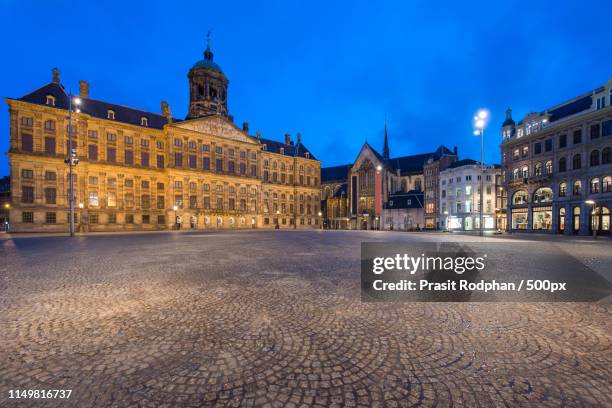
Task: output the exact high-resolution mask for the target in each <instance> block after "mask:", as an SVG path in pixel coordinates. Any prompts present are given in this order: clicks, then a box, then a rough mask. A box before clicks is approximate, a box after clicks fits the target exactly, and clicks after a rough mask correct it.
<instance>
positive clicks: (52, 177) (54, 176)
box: [45, 171, 57, 181]
mask: <svg viewBox="0 0 612 408" xmlns="http://www.w3.org/2000/svg"><path fill="white" fill-rule="evenodd" d="M56 179H57V173H56V172H54V171H45V180H47V181H55V180H56Z"/></svg>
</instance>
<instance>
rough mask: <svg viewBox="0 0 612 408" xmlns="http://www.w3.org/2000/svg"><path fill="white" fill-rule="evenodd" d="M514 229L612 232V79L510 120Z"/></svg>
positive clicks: (507, 172)
mask: <svg viewBox="0 0 612 408" xmlns="http://www.w3.org/2000/svg"><path fill="white" fill-rule="evenodd" d="M501 150H502V179H503V184H504V188H505V190H506V191H507V200H508V211H507V229H508V230H510V231H539V232H548V233H556V234H568V235H569V234H579V235H588V234H594V233H597V234H609V233H610V209H611V208H612V79H610V80H609V81H608V82H607V83H606V84H604V85H603V86H600V87H599V88H597V89H595V90H593V91H591V92H588V93H586V94H583V95H580V96H578V97H576V98H573V99H571V100H569V101H567V102H564V103H562V104H559V105H557V106H554V107H552V108H550V109H547V110H545V111H543V112H535V113H530V114H528V115H527V116H526V117H525V118H524V119H523V120H521V121H520V122H519V123H515V122H514V120H513V119H512V116H511V111H510V110H509V109H508V111H507V113H506V120H505V122H504V123H503V126H502V144H501Z"/></svg>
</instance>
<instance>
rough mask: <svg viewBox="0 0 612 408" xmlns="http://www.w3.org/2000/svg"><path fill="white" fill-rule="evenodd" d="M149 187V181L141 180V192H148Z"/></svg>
mask: <svg viewBox="0 0 612 408" xmlns="http://www.w3.org/2000/svg"><path fill="white" fill-rule="evenodd" d="M150 185H151V183H150V182H149V180H142V182H141V183H140V187H142V189H143V190H148V189H149V187H150Z"/></svg>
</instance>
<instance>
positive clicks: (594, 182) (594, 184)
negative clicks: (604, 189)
mask: <svg viewBox="0 0 612 408" xmlns="http://www.w3.org/2000/svg"><path fill="white" fill-rule="evenodd" d="M591 193H599V179H598V178H597V177H593V178H592V179H591Z"/></svg>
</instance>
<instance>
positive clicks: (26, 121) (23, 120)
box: [21, 116, 34, 127]
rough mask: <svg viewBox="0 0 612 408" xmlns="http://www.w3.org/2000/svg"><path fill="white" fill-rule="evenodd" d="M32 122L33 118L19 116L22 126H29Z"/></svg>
mask: <svg viewBox="0 0 612 408" xmlns="http://www.w3.org/2000/svg"><path fill="white" fill-rule="evenodd" d="M33 124H34V120H33V119H32V118H31V117H29V116H23V117H22V118H21V125H22V126H30V127H31V126H32V125H33Z"/></svg>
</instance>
